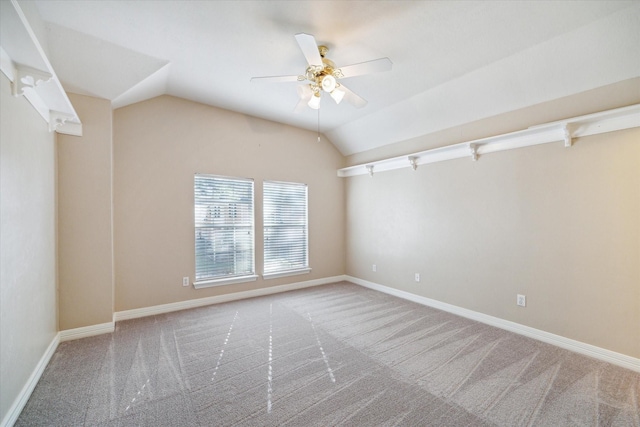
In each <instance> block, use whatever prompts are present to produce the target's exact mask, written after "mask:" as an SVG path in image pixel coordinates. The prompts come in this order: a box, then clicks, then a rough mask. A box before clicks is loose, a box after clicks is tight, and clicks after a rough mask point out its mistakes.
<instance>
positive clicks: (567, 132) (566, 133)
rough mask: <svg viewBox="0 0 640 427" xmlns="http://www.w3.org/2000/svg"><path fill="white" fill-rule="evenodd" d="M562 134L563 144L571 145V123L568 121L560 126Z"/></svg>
mask: <svg viewBox="0 0 640 427" xmlns="http://www.w3.org/2000/svg"><path fill="white" fill-rule="evenodd" d="M562 134H563V139H564V146H565V147H567V148H568V147H571V146H572V145H573V136H572V135H571V125H570V124H569V123H565V124H564V126H563V127H562Z"/></svg>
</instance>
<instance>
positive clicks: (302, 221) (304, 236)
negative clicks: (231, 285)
mask: <svg viewBox="0 0 640 427" xmlns="http://www.w3.org/2000/svg"><path fill="white" fill-rule="evenodd" d="M263 202H264V203H263V209H264V216H263V222H264V276H265V277H266V278H269V276H271V277H277V276H281V275H287V274H288V273H291V274H298V273H308V272H309V271H310V269H309V251H308V219H307V185H306V184H298V183H290V182H275V181H265V182H264V186H263Z"/></svg>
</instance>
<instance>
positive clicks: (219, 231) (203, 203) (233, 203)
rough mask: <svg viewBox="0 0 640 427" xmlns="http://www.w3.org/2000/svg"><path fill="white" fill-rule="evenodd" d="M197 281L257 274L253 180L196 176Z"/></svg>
mask: <svg viewBox="0 0 640 427" xmlns="http://www.w3.org/2000/svg"><path fill="white" fill-rule="evenodd" d="M194 199H195V203H194V204H195V207H194V212H195V233H196V236H195V242H196V281H206V280H215V279H224V278H233V277H240V276H249V275H253V274H254V221H253V180H249V179H241V178H226V177H219V176H215V175H200V174H197V175H195V178H194Z"/></svg>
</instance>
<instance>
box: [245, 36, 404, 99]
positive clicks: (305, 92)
mask: <svg viewBox="0 0 640 427" xmlns="http://www.w3.org/2000/svg"><path fill="white" fill-rule="evenodd" d="M295 38H296V41H297V42H298V45H299V46H300V49H301V50H302V54H303V55H304V57H305V59H306V60H307V64H308V67H307V69H306V70H305V72H304V74H301V75H294V76H273V77H253V78H251V81H252V82H265V83H284V82H296V81H297V82H305V84H304V85H300V86H298V88H297V90H298V96H299V97H300V101H299V102H298V105H297V106H296V108H295V111H300V110H302V109H304V108H305V106H307V105H308V106H309V107H311V108H313V109H315V110H317V109H319V108H320V99H321V96H322V93H323V92H325V93H328V94H329V95H330V96H331V98H332V99H333V100H334V101H335V102H336V104H339V103H340V102H341V101H342V100H343V99H345V100H346V101H347V102H349V103H350V104H352V105H353V106H355V107H356V108H362V107H364V106H365V105H366V104H367V101H366V100H365V99H363V98H362V97H360V96H359V95H357V94H355V93H354V92H352V91H351V90H349V89H348V88H347V87H346V86H345V85H344V84H342V83H341V82H340V79H345V78H348V77H355V76H361V75H363V74H370V73H377V72H381V71H390V70H391V67H392V65H393V64H392V62H391V60H390V59H389V58H379V59H374V60H371V61H366V62H360V63H358V64H352V65H347V66H345V67H341V68H336V66H335V64H334V63H333V61H331V60H330V59H329V58H326V54H327V52H328V51H329V48H328V47H326V46H324V45H320V46H318V44H317V43H316V39H315V37H313V36H312V35H311V34H305V33H299V34H296V35H295Z"/></svg>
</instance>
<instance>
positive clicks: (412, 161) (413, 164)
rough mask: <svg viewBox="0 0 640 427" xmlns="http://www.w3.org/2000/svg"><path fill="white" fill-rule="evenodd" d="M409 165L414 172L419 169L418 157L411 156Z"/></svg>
mask: <svg viewBox="0 0 640 427" xmlns="http://www.w3.org/2000/svg"><path fill="white" fill-rule="evenodd" d="M408 159H409V164H410V165H411V168H412V169H413V170H416V169H418V158H417V157H416V156H409V157H408Z"/></svg>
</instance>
